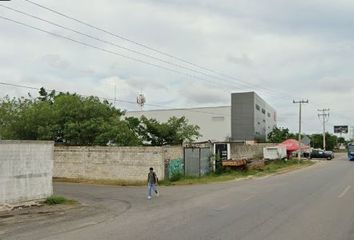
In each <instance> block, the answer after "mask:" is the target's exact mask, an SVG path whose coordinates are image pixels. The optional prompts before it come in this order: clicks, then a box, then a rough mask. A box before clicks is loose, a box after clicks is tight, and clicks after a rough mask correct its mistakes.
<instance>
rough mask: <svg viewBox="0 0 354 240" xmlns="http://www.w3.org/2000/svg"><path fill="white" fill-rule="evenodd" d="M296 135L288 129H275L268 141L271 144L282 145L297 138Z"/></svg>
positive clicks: (269, 135)
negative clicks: (287, 140)
mask: <svg viewBox="0 0 354 240" xmlns="http://www.w3.org/2000/svg"><path fill="white" fill-rule="evenodd" d="M295 137H296V135H295V134H293V133H290V131H289V129H288V128H278V127H275V128H274V129H273V131H271V132H270V133H269V134H268V141H269V142H271V143H281V142H283V141H285V140H286V139H289V138H295Z"/></svg>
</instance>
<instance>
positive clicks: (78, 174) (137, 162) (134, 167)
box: [54, 146, 183, 181]
mask: <svg viewBox="0 0 354 240" xmlns="http://www.w3.org/2000/svg"><path fill="white" fill-rule="evenodd" d="M181 149H182V148H181ZM181 151H182V150H181ZM178 154H179V150H178V148H175V147H167V148H164V147H68V146H58V147H55V150H54V159H55V160H54V177H59V178H85V179H119V180H131V181H136V180H146V177H147V173H148V171H149V168H150V167H153V168H154V170H155V172H156V173H157V176H158V178H159V179H164V177H165V166H164V160H165V158H167V157H174V156H176V155H178ZM182 156H183V155H182Z"/></svg>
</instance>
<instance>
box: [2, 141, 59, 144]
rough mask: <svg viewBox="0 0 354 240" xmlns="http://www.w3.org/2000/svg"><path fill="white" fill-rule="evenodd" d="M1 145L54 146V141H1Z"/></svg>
mask: <svg viewBox="0 0 354 240" xmlns="http://www.w3.org/2000/svg"><path fill="white" fill-rule="evenodd" d="M0 144H52V145H54V141H42V140H0Z"/></svg>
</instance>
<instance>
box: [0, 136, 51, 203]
mask: <svg viewBox="0 0 354 240" xmlns="http://www.w3.org/2000/svg"><path fill="white" fill-rule="evenodd" d="M53 151H54V143H53V142H46V141H0V205H1V204H14V203H21V202H26V201H32V200H38V199H44V198H46V197H48V196H51V195H52V194H53V185H52V170H53V158H54V156H53Z"/></svg>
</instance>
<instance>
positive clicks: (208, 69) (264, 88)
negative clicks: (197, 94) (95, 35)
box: [23, 0, 289, 99]
mask: <svg viewBox="0 0 354 240" xmlns="http://www.w3.org/2000/svg"><path fill="white" fill-rule="evenodd" d="M23 1H26V2H28V3H30V4H32V5H35V6H37V7H40V8H42V9H45V10H47V11H50V12H53V13H55V14H57V15H59V16H62V17H64V18H67V19H70V20H72V21H75V22H78V23H80V24H83V25H85V26H88V27H90V28H92V29H95V30H98V31H101V32H104V33H106V34H108V35H111V36H113V37H116V38H119V39H122V40H125V41H127V42H130V43H133V44H135V45H138V46H140V47H143V48H146V49H148V50H150V51H153V52H156V53H159V54H162V55H164V56H167V57H170V58H173V59H175V60H178V61H181V62H184V63H187V64H189V65H192V66H194V67H197V68H200V69H203V70H206V71H209V72H212V73H214V74H217V75H221V76H224V77H227V78H228V79H233V80H236V81H238V82H240V83H242V84H244V85H246V86H251V87H257V88H259V89H263V90H265V91H269V92H274V90H273V89H269V88H266V87H260V86H258V85H255V84H251V83H248V82H244V81H242V80H240V79H239V78H235V77H233V76H230V75H227V74H224V73H220V72H218V71H215V70H213V69H210V68H207V67H203V66H200V65H197V64H195V63H192V62H190V61H187V60H185V59H183V58H180V57H177V56H174V55H172V54H169V53H167V52H163V51H160V50H158V49H156V48H152V47H150V46H148V45H146V44H142V43H139V42H137V41H134V40H131V39H129V38H127V37H124V36H122V35H121V34H115V33H112V32H111V31H108V30H106V29H103V28H100V27H97V26H94V25H92V24H90V23H88V22H85V21H82V20H80V19H77V18H75V17H72V16H69V15H67V14H65V13H62V12H60V11H58V10H55V9H53V8H50V7H47V6H44V5H42V4H39V3H36V2H33V1H31V0H23ZM203 74H205V73H203ZM214 77H215V76H214ZM283 96H286V98H287V99H288V98H289V95H288V93H285V92H284V95H283Z"/></svg>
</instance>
